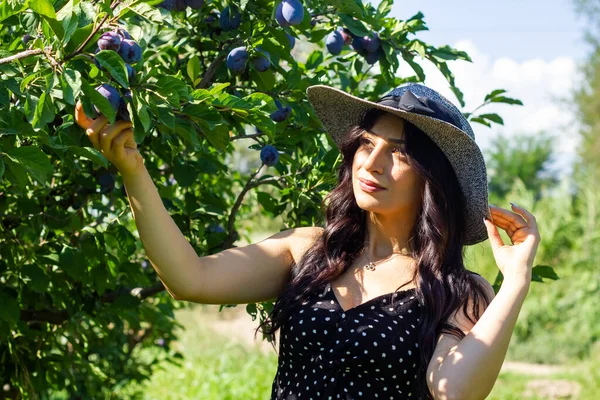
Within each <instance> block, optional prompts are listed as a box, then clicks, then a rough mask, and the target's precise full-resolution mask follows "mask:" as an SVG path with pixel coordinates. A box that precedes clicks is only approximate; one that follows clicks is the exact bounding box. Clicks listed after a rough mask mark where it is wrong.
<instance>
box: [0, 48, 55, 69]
mask: <svg viewBox="0 0 600 400" xmlns="http://www.w3.org/2000/svg"><path fill="white" fill-rule="evenodd" d="M43 53H44V50H43V49H34V50H25V51H22V52H20V53H17V54H13V55H12V56H8V57H5V58H0V65H2V64H8V63H10V62H13V61H15V60H20V59H22V58H27V57H31V56H36V55H38V54H43Z"/></svg>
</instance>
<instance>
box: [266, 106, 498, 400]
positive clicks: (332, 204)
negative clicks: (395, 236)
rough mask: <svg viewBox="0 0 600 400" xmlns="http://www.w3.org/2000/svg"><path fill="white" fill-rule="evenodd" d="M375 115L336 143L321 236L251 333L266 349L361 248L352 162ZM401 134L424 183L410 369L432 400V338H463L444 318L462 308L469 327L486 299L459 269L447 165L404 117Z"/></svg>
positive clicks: (458, 207) (459, 238) (415, 236)
mask: <svg viewBox="0 0 600 400" xmlns="http://www.w3.org/2000/svg"><path fill="white" fill-rule="evenodd" d="M383 113H385V111H383V110H380V109H375V108H374V109H371V110H369V111H368V112H367V113H366V114H365V116H364V117H363V119H362V121H361V123H360V124H359V125H358V126H354V127H353V128H352V129H350V131H349V132H348V134H347V135H346V136H345V138H344V141H343V143H341V145H340V151H341V153H342V155H343V160H342V163H341V165H340V167H339V170H338V184H337V186H336V187H335V188H334V189H333V190H332V191H331V192H330V193H328V195H327V196H326V197H325V199H324V200H323V204H322V207H324V208H325V214H326V218H327V220H326V225H325V227H324V230H323V233H322V234H321V236H320V237H319V238H318V239H317V240H316V241H315V242H314V244H313V245H312V247H311V248H310V249H309V250H308V251H306V253H305V254H304V255H303V256H302V258H301V260H300V261H299V262H298V263H297V264H295V265H293V266H292V269H291V279H290V282H289V283H288V284H287V285H286V287H285V288H284V290H283V292H282V293H281V294H280V296H279V297H278V298H277V301H276V302H275V305H274V307H273V310H272V311H271V313H270V314H269V316H268V317H267V318H266V319H265V320H264V321H263V322H262V323H261V324H260V325H259V327H258V328H257V332H258V330H259V329H261V328H263V329H262V333H263V334H264V335H265V336H266V337H267V339H268V341H270V342H271V343H272V345H273V346H274V347H276V346H277V344H276V338H275V332H276V331H277V330H278V329H279V328H281V326H282V325H283V323H284V322H285V321H287V320H288V318H289V316H290V315H291V314H293V313H294V312H295V310H296V309H297V308H298V306H299V304H300V303H301V302H302V301H304V300H305V299H307V298H308V297H310V296H311V295H314V294H316V293H320V288H322V287H323V285H324V284H326V283H328V282H331V281H333V280H335V279H336V278H337V277H338V276H340V275H341V274H342V273H343V272H344V271H345V270H346V269H347V268H348V267H349V266H350V265H352V264H353V261H354V260H355V259H356V257H358V256H359V255H360V252H361V250H362V249H363V247H364V244H365V241H366V239H367V238H366V237H365V236H366V234H365V233H366V232H367V229H366V217H367V212H366V211H365V210H364V209H362V208H360V207H359V206H358V204H357V203H356V199H355V197H354V191H353V186H352V163H353V158H354V154H355V152H356V150H357V149H358V148H359V146H360V138H361V136H362V134H363V132H364V131H365V130H370V129H371V128H372V127H373V125H374V124H375V121H376V120H377V118H379V117H380V116H381V115H382V114H383ZM404 129H405V131H404V134H405V140H406V146H405V153H406V156H407V157H406V158H407V162H408V164H409V165H410V166H411V167H412V168H413V169H414V170H415V171H416V172H417V174H419V175H420V176H421V177H422V179H423V181H424V188H423V193H422V196H421V197H422V205H421V209H420V211H419V214H418V216H417V218H416V221H415V225H414V227H413V231H412V232H411V234H410V235H409V236H411V239H410V243H409V245H410V248H411V249H412V257H413V258H414V259H415V260H416V261H417V263H416V265H417V268H416V269H415V271H414V274H413V276H412V281H410V282H413V283H415V286H416V287H417V288H416V294H415V297H417V298H418V300H419V302H420V303H421V304H422V305H423V307H422V308H421V310H422V316H421V318H420V322H419V326H418V331H419V339H418V343H419V353H420V360H421V363H420V364H419V369H418V371H417V378H418V382H419V384H418V388H417V389H418V395H419V396H420V398H422V399H433V397H432V395H431V393H430V392H429V389H428V386H427V381H426V371H427V366H428V364H429V361H430V359H431V357H432V355H433V352H434V350H435V346H436V343H437V337H438V335H439V334H440V333H447V334H451V335H455V336H456V337H457V338H458V339H462V338H464V337H465V334H464V333H463V332H462V330H460V329H459V328H458V327H457V326H455V325H453V324H450V323H449V322H448V318H449V317H450V316H452V315H453V314H454V313H455V312H456V311H457V310H458V309H459V307H462V310H463V312H464V314H465V315H467V317H468V318H469V320H470V321H471V322H472V323H475V322H476V321H477V320H478V319H479V318H480V315H479V307H480V302H483V303H484V304H485V307H487V305H489V303H490V301H491V299H489V298H488V297H487V295H486V291H485V288H484V287H483V285H481V282H479V281H478V280H477V279H476V277H475V276H473V273H471V271H469V270H467V269H466V268H465V265H464V264H463V256H464V249H465V247H464V237H465V221H464V214H463V210H464V209H465V205H464V204H465V202H464V198H463V194H462V191H461V190H460V186H459V183H458V180H457V178H456V175H455V174H454V170H453V169H452V166H451V165H450V162H449V161H448V159H447V158H446V156H445V155H444V153H442V151H441V150H440V149H439V147H437V145H436V144H435V143H434V142H433V141H432V140H431V139H430V138H429V137H428V136H427V135H426V134H424V133H423V132H422V131H421V130H420V129H418V128H417V127H416V126H414V125H413V124H411V123H409V122H408V121H406V120H405V121H404ZM410 282H407V283H405V284H403V285H402V286H400V287H399V288H398V290H399V289H401V288H402V287H403V286H405V285H407V284H408V283H410ZM469 298H471V300H470V301H471V302H469ZM469 304H471V305H472V308H473V309H472V311H471V312H467V311H468V310H467V308H468V306H469ZM485 307H484V308H485ZM470 315H473V316H474V317H475V320H473V319H472V318H471V317H470ZM265 328H266V329H265Z"/></svg>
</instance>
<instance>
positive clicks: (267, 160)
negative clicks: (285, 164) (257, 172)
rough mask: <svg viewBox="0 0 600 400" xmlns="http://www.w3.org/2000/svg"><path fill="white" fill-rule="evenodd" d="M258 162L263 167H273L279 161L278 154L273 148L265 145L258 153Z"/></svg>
mask: <svg viewBox="0 0 600 400" xmlns="http://www.w3.org/2000/svg"><path fill="white" fill-rule="evenodd" d="M260 160H261V161H262V162H263V164H265V165H268V166H273V165H275V164H277V162H278V161H279V152H278V151H277V149H276V148H275V146H272V145H270V144H267V145H266V146H265V147H263V148H262V150H261V151H260Z"/></svg>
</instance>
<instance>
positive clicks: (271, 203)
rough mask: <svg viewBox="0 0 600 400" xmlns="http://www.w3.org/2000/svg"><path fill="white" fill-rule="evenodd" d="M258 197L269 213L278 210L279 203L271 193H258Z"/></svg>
mask: <svg viewBox="0 0 600 400" xmlns="http://www.w3.org/2000/svg"><path fill="white" fill-rule="evenodd" d="M256 196H257V198H258V202H259V203H260V204H261V205H262V206H263V208H264V209H265V210H266V211H268V212H271V213H272V212H274V211H275V209H276V208H277V202H276V201H275V199H274V198H273V196H271V195H270V194H269V193H265V192H256Z"/></svg>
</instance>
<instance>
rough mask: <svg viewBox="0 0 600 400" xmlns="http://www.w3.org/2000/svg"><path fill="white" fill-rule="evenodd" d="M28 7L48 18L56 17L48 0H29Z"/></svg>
mask: <svg viewBox="0 0 600 400" xmlns="http://www.w3.org/2000/svg"><path fill="white" fill-rule="evenodd" d="M29 7H30V8H31V9H32V10H33V11H34V12H36V13H38V14H40V15H43V16H45V17H48V18H52V19H56V12H55V11H54V7H53V6H52V3H51V2H50V0H31V1H30V2H29Z"/></svg>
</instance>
